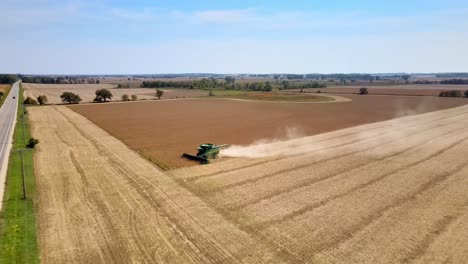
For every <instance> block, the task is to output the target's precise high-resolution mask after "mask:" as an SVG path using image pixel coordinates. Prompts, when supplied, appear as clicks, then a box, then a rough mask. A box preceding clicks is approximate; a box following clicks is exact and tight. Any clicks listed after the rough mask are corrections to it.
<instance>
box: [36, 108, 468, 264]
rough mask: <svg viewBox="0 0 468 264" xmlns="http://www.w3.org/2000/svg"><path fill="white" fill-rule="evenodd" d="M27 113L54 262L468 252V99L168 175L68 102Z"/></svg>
mask: <svg viewBox="0 0 468 264" xmlns="http://www.w3.org/2000/svg"><path fill="white" fill-rule="evenodd" d="M29 112H30V119H31V121H32V124H33V125H32V134H33V136H34V137H36V138H39V139H40V140H41V144H39V145H38V150H37V153H36V155H35V169H36V178H37V187H38V190H39V197H38V200H39V201H38V205H39V208H38V210H39V211H38V217H39V230H40V231H39V239H40V245H41V248H40V251H41V260H42V262H43V263H238V262H239V263H464V262H466V259H467V258H468V250H467V249H468V177H467V175H468V159H467V158H466V155H467V150H468V106H462V107H457V108H453V109H447V110H442V111H437V112H431V113H425V114H421V115H413V116H407V117H402V118H398V119H393V120H389V121H384V122H378V123H372V124H367V125H362V126H356V127H352V128H347V129H342V130H338V131H334V132H329V133H325V134H320V135H315V136H310V137H303V138H297V139H291V140H288V141H282V142H272V143H268V144H260V145H258V144H257V145H251V146H232V147H231V148H228V149H227V150H226V151H224V152H223V153H222V154H223V155H224V156H226V159H224V161H222V162H218V163H214V164H210V165H206V166H197V167H189V168H184V169H178V170H173V171H169V172H162V171H160V170H159V169H158V168H157V167H156V166H155V165H154V164H152V163H150V162H149V161H147V160H146V159H144V158H142V157H140V156H139V155H138V154H137V153H136V152H134V151H133V150H131V149H129V148H128V147H127V146H126V145H125V144H123V143H122V142H121V141H119V140H117V139H116V138H114V137H112V136H111V135H109V134H108V133H107V132H105V131H104V130H103V129H101V128H99V127H97V126H96V125H94V124H93V123H91V122H90V121H88V120H87V119H86V118H84V117H82V116H81V115H79V114H77V113H75V112H73V111H72V110H70V109H69V108H67V107H62V106H47V107H36V108H30V110H29Z"/></svg>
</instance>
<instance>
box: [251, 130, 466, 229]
mask: <svg viewBox="0 0 468 264" xmlns="http://www.w3.org/2000/svg"><path fill="white" fill-rule="evenodd" d="M460 130H467V128H463V129H459V130H457V131H456V132H458V131H460ZM452 133H454V132H451V133H449V134H452ZM444 136H445V135H444ZM466 140H468V136H467V137H464V138H463V139H461V140H459V141H457V142H455V143H452V144H450V145H449V146H447V147H446V148H444V149H442V150H439V151H437V152H435V153H434V154H431V155H430V156H428V157H426V158H424V159H421V160H418V161H415V162H411V163H409V164H406V165H405V166H403V167H401V168H398V169H395V170H392V171H390V172H388V173H385V174H382V175H380V176H378V177H376V178H374V179H372V180H370V181H368V182H365V183H362V184H359V185H357V186H355V187H353V188H351V189H349V190H348V191H346V192H344V193H341V194H337V195H333V196H330V197H328V198H327V199H324V200H322V201H320V202H317V203H313V204H310V205H307V206H305V207H303V208H302V209H300V210H297V211H295V212H292V213H290V214H287V215H284V216H282V217H281V218H278V219H275V220H271V221H268V222H263V223H261V224H259V225H256V228H258V229H261V230H263V229H267V228H268V227H270V226H272V225H274V224H278V223H281V222H284V221H287V220H289V219H292V218H294V217H296V216H299V215H302V214H304V213H307V212H309V211H312V210H315V209H317V208H319V207H322V206H325V205H326V204H328V203H330V202H332V201H334V200H337V199H339V198H343V197H345V196H347V195H349V194H351V193H353V192H356V191H359V190H361V189H364V188H366V187H368V186H371V185H373V184H375V183H377V182H379V181H381V180H383V179H385V178H387V177H389V176H391V175H394V174H397V173H399V172H402V171H405V170H407V169H409V168H411V167H414V166H417V165H419V164H421V163H423V162H426V161H428V160H430V159H433V158H435V157H437V156H439V155H441V154H443V153H445V152H447V151H450V150H451V149H453V148H454V147H456V146H457V145H458V144H460V143H461V142H464V141H466ZM428 143H430V142H427V143H426V144H428ZM416 147H419V146H416ZM414 148H415V147H413V148H412V149H414ZM408 151H409V150H408ZM408 151H403V152H408ZM400 154H403V153H400ZM340 174H342V173H338V174H335V175H332V176H330V177H327V179H328V178H333V177H338V176H339V175H340ZM313 184H315V182H314V183H313ZM310 185H312V184H307V185H305V186H310ZM301 187H302V186H301ZM265 199H268V198H265Z"/></svg>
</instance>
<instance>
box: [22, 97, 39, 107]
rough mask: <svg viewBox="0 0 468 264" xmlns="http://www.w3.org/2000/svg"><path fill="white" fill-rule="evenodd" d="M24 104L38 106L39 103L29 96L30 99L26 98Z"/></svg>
mask: <svg viewBox="0 0 468 264" xmlns="http://www.w3.org/2000/svg"><path fill="white" fill-rule="evenodd" d="M24 104H29V105H37V101H36V100H34V99H33V98H31V97H29V96H28V97H26V99H25V100H24Z"/></svg>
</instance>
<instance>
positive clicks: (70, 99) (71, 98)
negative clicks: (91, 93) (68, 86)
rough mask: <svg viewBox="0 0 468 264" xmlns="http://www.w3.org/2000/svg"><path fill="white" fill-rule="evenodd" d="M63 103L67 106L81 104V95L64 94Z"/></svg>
mask: <svg viewBox="0 0 468 264" xmlns="http://www.w3.org/2000/svg"><path fill="white" fill-rule="evenodd" d="M60 98H61V99H62V102H64V103H67V104H78V103H80V102H81V98H80V96H79V95H77V94H74V93H72V92H64V93H62V95H60Z"/></svg>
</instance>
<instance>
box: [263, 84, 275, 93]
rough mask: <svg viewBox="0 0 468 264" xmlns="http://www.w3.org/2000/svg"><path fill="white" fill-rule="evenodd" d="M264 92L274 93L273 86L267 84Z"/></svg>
mask: <svg viewBox="0 0 468 264" xmlns="http://www.w3.org/2000/svg"><path fill="white" fill-rule="evenodd" d="M263 91H265V92H271V91H273V86H272V85H271V83H270V82H266V84H265V87H264V88H263Z"/></svg>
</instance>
